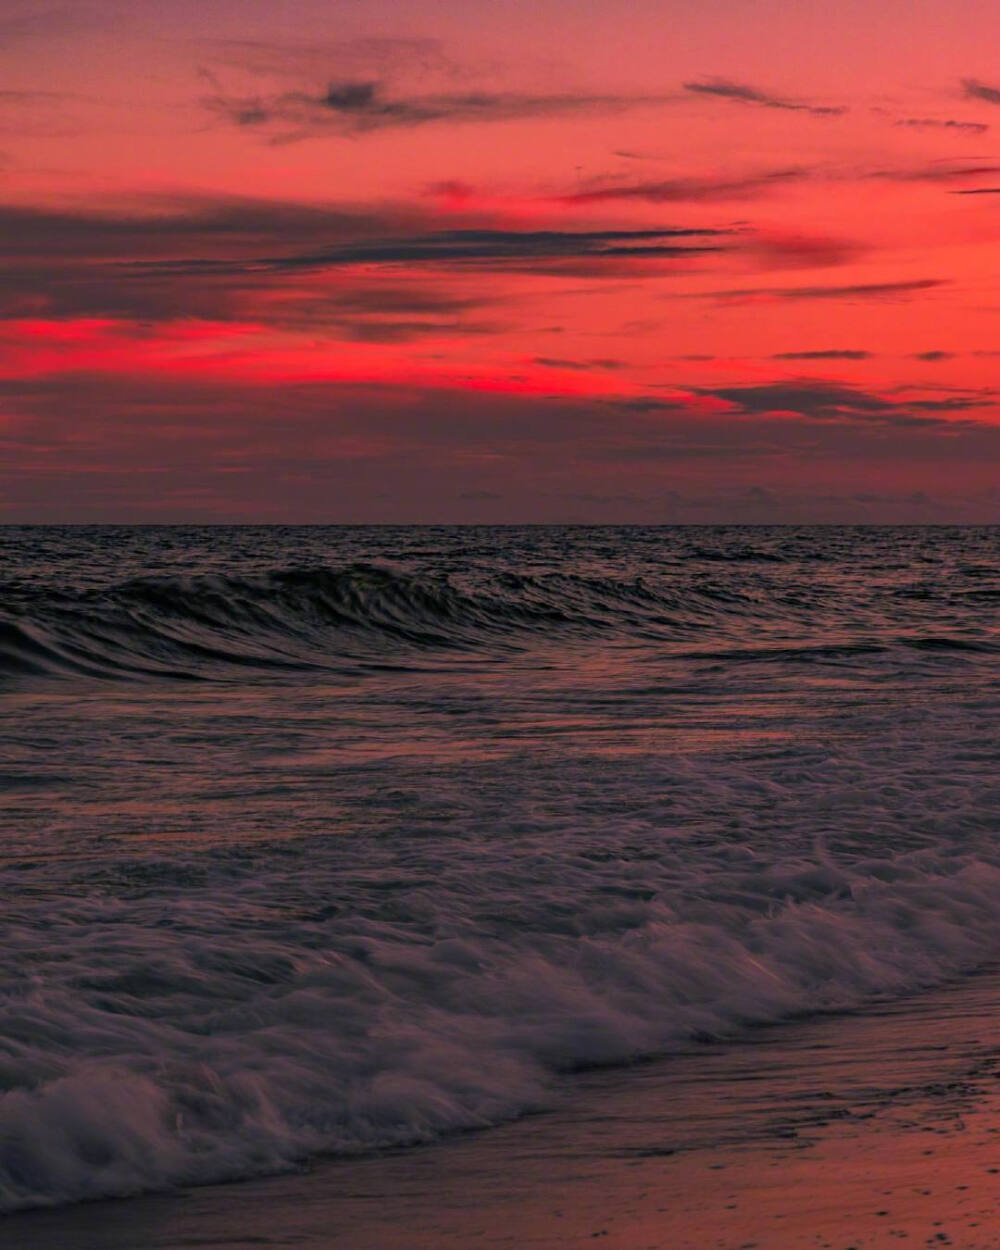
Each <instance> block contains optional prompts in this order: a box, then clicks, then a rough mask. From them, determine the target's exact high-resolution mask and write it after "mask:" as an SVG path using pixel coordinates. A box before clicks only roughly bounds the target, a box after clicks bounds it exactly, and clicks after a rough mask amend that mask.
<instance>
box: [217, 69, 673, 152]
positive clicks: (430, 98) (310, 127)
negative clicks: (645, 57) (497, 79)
mask: <svg viewBox="0 0 1000 1250" xmlns="http://www.w3.org/2000/svg"><path fill="white" fill-rule="evenodd" d="M669 99H671V97H669V96H651V95H615V94H606V93H588V92H555V93H549V94H546V93H542V94H533V93H530V92H518V91H450V92H447V91H446V92H437V93H433V92H432V93H428V94H423V95H419V94H412V95H405V94H403V95H394V94H390V92H389V90H388V89H387V87H386V85H385V84H384V83H383V82H381V81H379V80H377V79H373V78H372V79H348V80H344V81H336V82H331V83H330V84H329V86H328V87H327V88H326V90H325V91H323V92H320V93H318V94H315V95H314V94H310V93H308V92H302V91H291V92H284V93H281V94H278V95H270V96H264V95H253V96H243V97H234V96H227V95H214V96H210V97H208V98H207V99H205V100H204V101H203V104H204V107H205V108H207V109H208V110H209V111H210V112H213V113H215V114H216V115H218V116H220V117H222V118H224V119H225V120H226V121H228V122H231V123H233V124H235V125H237V126H243V127H249V128H265V127H266V128H270V129H272V130H276V131H277V132H278V133H277V137H278V138H279V139H281V140H283V141H285V142H291V141H295V140H300V139H305V138H309V137H311V136H315V135H318V134H323V133H325V132H332V133H339V134H346V135H362V134H367V133H371V132H373V131H380V130H389V129H400V128H413V127H417V126H426V125H431V124H435V123H439V122H450V123H452V124H455V123H476V122H479V123H482V122H510V121H523V120H525V119H529V118H547V117H567V116H572V115H574V114H581V115H588V114H595V113H618V112H623V111H625V110H627V109H633V108H641V107H646V106H649V105H653V104H663V103H665V102H667V101H668V100H669Z"/></svg>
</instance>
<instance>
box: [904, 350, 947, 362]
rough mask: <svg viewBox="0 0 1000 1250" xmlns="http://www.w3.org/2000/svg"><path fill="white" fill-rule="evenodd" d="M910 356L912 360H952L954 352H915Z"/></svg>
mask: <svg viewBox="0 0 1000 1250" xmlns="http://www.w3.org/2000/svg"><path fill="white" fill-rule="evenodd" d="M912 358H913V359H914V360H926V361H936V360H954V359H955V353H954V352H942V351H929V352H915V353H914V355H913V357H912Z"/></svg>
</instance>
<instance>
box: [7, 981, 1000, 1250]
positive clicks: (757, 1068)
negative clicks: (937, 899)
mask: <svg viewBox="0 0 1000 1250" xmlns="http://www.w3.org/2000/svg"><path fill="white" fill-rule="evenodd" d="M998 1022H1000V976H998V975H996V974H994V973H991V974H989V975H982V976H979V977H976V978H974V979H972V980H970V981H967V982H965V983H963V984H962V985H960V986H957V987H953V988H949V989H946V990H941V991H936V992H934V993H929V994H927V995H924V996H921V997H920V998H914V999H909V1000H906V1001H903V1002H899V1003H895V1004H891V1005H886V1006H884V1007H881V1008H876V1009H873V1010H870V1011H868V1012H866V1013H864V1014H856V1015H847V1016H828V1017H821V1018H813V1019H811V1020H806V1021H801V1022H798V1023H795V1024H791V1025H784V1026H781V1027H777V1028H769V1029H763V1030H760V1031H759V1032H758V1033H757V1034H755V1035H754V1036H753V1037H752V1038H751V1039H750V1040H746V1039H744V1040H743V1041H741V1042H739V1043H733V1044H729V1043H719V1044H717V1043H712V1044H706V1045H702V1046H698V1047H694V1048H692V1049H691V1050H689V1051H687V1052H685V1053H684V1054H682V1055H679V1056H674V1057H672V1058H671V1059H669V1060H664V1061H660V1062H656V1063H650V1064H645V1065H641V1066H637V1067H633V1068H630V1069H624V1070H622V1069H619V1070H615V1071H604V1072H591V1073H586V1074H582V1075H577V1076H575V1077H572V1078H567V1080H566V1081H565V1082H564V1083H563V1084H562V1086H561V1087H560V1089H559V1090H558V1091H557V1101H556V1106H555V1107H554V1109H553V1110H552V1111H550V1112H547V1113H545V1114H543V1115H538V1116H533V1117H530V1118H528V1119H525V1120H521V1121H519V1122H517V1123H514V1124H509V1125H506V1126H503V1127H501V1128H498V1129H492V1130H490V1131H488V1132H484V1133H481V1134H473V1135H469V1136H465V1137H461V1138H456V1139H452V1140H449V1141H445V1142H442V1143H440V1144H438V1145H434V1146H430V1147H425V1148H420V1149H415V1150H410V1151H400V1152H396V1153H393V1154H387V1155H382V1156H379V1157H374V1158H372V1157H368V1158H362V1159H352V1160H333V1161H328V1162H323V1163H319V1164H315V1165H313V1166H312V1167H311V1168H309V1169H308V1170H303V1171H301V1172H297V1173H295V1174H293V1175H287V1176H281V1177H274V1178H270V1179H266V1180H259V1181H253V1182H247V1183H243V1184H239V1185H222V1186H211V1187H206V1188H203V1189H186V1190H183V1191H179V1192H176V1193H173V1194H170V1195H164V1196H154V1197H148V1198H136V1199H132V1200H128V1201H119V1202H102V1203H93V1204H89V1205H86V1206H77V1207H73V1208H68V1209H63V1210H57V1211H48V1212H30V1213H27V1214H24V1215H18V1216H13V1217H9V1218H8V1219H7V1220H6V1221H5V1222H4V1223H3V1224H0V1245H2V1247H3V1250H181V1248H182V1247H184V1248H193V1247H200V1248H213V1250H251V1247H255V1248H259V1247H298V1248H299V1250H333V1248H338V1250H437V1248H438V1247H440V1248H441V1250H452V1248H454V1250H458V1248H459V1247H498V1246H516V1247H520V1246H530V1247H542V1248H545V1247H552V1248H553V1250H571V1248H573V1247H584V1246H595V1245H596V1246H601V1247H604V1250H644V1248H646V1247H649V1248H650V1250H653V1248H654V1247H655V1248H657V1250H688V1248H690V1250H695V1248H697V1250H707V1248H712V1247H714V1248H718V1250H751V1248H753V1250H758V1248H759V1250H764V1248H765V1247H769V1248H773V1250H797V1248H798V1247H803V1248H804V1247H810V1248H813V1250H816V1248H818V1250H851V1248H852V1247H853V1248H854V1250H873V1248H882V1247H890V1246H891V1247H898V1246H900V1245H908V1246H913V1247H917V1246H921V1247H925V1246H932V1247H938V1246H953V1247H962V1248H964V1250H993V1248H998V1247H1000V1027H998Z"/></svg>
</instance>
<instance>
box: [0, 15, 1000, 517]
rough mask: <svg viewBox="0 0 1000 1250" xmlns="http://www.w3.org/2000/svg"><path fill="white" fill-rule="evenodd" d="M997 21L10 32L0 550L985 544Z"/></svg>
mask: <svg viewBox="0 0 1000 1250" xmlns="http://www.w3.org/2000/svg"><path fill="white" fill-rule="evenodd" d="M998 44H1000V10H998V8H997V6H996V5H995V4H993V3H987V2H986V0H958V3H954V4H946V3H945V0H929V2H928V3H926V4H922V5H920V6H914V5H912V3H909V2H904V0H891V2H889V3H886V4H883V5H881V6H879V8H878V11H877V12H875V11H873V10H872V9H871V8H870V7H869V6H867V5H862V4H861V3H860V0H847V2H846V3H843V4H840V5H838V6H836V8H835V10H830V9H829V8H828V6H824V5H820V4H819V3H813V2H811V0H810V2H809V3H805V4H801V5H794V6H793V5H789V4H787V3H779V2H778V0H770V2H769V3H762V4H755V5H750V4H747V3H744V2H743V0H722V2H721V3H720V4H716V5H713V6H705V5H696V4H694V3H690V2H689V0H681V2H679V3H677V4H674V5H671V6H663V5H662V4H653V3H649V2H648V0H638V2H637V3H636V4H634V5H631V6H629V9H628V12H627V15H626V14H625V13H624V11H623V10H621V9H620V8H619V6H613V5H609V4H602V3H599V2H598V0H584V2H573V0H540V2H538V3H533V4H530V5H528V4H521V3H514V4H507V5H504V6H475V7H469V6H468V5H462V4H459V3H458V0H417V2H416V3H414V4H412V5H410V6H407V7H406V8H405V9H403V10H400V8H399V6H398V5H394V4H389V3H386V2H384V0H374V2H367V3H365V4H359V3H353V2H348V0H344V2H343V3H330V2H327V0H299V2H297V3H294V4H292V3H282V2H279V0H240V2H239V3H237V2H236V0H221V2H218V3H214V4H212V5H210V6H206V5H203V4H198V5H196V4H193V3H189V2H188V0H168V2H167V3H157V4H153V3H151V2H150V0H133V2H131V3H128V4H125V3H119V2H118V0H95V3H93V4H89V5H87V6H68V7H58V8H52V9H50V10H47V9H44V8H42V7H40V6H39V5H38V4H36V3H28V2H27V0H24V2H22V0H0V60H2V65H3V71H4V74H3V77H4V88H3V90H2V91H0V127H2V131H3V133H2V135H0V161H2V163H0V172H2V174H3V198H2V203H0V214H2V217H3V230H2V233H0V247H2V249H3V255H4V262H5V263H4V276H3V281H2V286H0V464H2V468H0V520H5V521H49V520H52V521H65V520H83V521H90V520H94V521H133V520H135V521H142V520H207V521H211V520H220V521H240V520H257V519H260V520H284V521H382V520H386V521H449V522H450V521H456V522H457V521H488V522H497V521H534V520H539V521H574V520H585V521H631V520H636V521H642V522H657V521H669V522H676V521H706V520H710V521H716V520H718V521H743V520H749V521H757V520H760V521H785V520H787V521H824V520H834V521H860V522H864V521H916V522H951V521H976V522H982V521H987V522H989V521H995V520H997V519H1000V492H998V489H997V483H996V465H997V463H998V459H1000V455H998V453H1000V390H998V384H1000V292H998V269H1000V265H998V262H1000V215H998V214H1000V148H998V144H997V136H998V135H1000V69H998V66H997V63H996V54H995V50H996V47H997V46H998Z"/></svg>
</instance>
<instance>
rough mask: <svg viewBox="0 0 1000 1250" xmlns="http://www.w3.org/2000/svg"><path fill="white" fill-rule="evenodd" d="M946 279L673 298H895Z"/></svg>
mask: <svg viewBox="0 0 1000 1250" xmlns="http://www.w3.org/2000/svg"><path fill="white" fill-rule="evenodd" d="M946 281H947V280H946V279H944V278H916V279H912V280H910V281H906V282H852V283H847V284H845V285H842V286H841V285H836V286H835V285H831V286H757V287H729V288H727V289H724V290H720V291H694V292H689V293H686V294H684V295H675V296H670V297H668V298H672V299H720V300H755V299H774V300H814V299H893V298H901V297H905V296H908V295H915V294H917V293H918V292H921V291H930V290H933V289H934V288H935V287H940V286H944V285H946Z"/></svg>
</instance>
